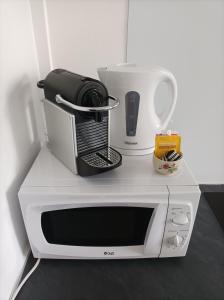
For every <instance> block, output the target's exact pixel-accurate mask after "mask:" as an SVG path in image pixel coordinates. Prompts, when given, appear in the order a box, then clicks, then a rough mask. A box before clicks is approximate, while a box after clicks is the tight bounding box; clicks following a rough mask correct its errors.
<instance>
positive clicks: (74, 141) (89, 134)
mask: <svg viewBox="0 0 224 300" xmlns="http://www.w3.org/2000/svg"><path fill="white" fill-rule="evenodd" d="M63 81H64V82H63ZM61 82H63V84H61ZM76 85H79V86H78V88H76ZM83 86H84V92H83V91H82V89H83ZM38 87H39V88H43V89H44V94H45V99H44V101H43V102H44V111H45V117H46V126H47V135H48V147H49V149H50V150H51V152H52V153H53V154H54V155H55V156H56V157H57V158H58V159H59V160H60V161H62V162H63V163H64V165H65V166H66V167H68V168H69V169H70V170H71V171H72V172H73V173H74V174H79V175H80V176H90V175H95V174H98V173H102V172H105V171H109V170H112V169H114V168H116V167H119V166H120V165H121V163H122V156H121V154H120V153H119V152H118V151H116V150H115V149H113V148H112V147H110V146H109V111H110V110H112V109H114V108H115V107H117V106H118V105H119V100H118V99H117V98H115V97H112V96H109V95H108V94H107V89H106V88H105V86H104V85H103V84H102V83H101V82H99V81H97V80H94V79H92V78H87V77H83V76H81V75H77V74H74V73H71V72H68V71H66V70H61V69H57V70H54V71H52V72H50V73H49V74H48V76H47V77H46V79H45V80H41V81H39V82H38ZM64 88H66V92H67V95H66V96H67V97H66V99H65V97H64V94H66V92H65V90H63V89H64ZM71 88H73V89H74V90H75V91H74V92H72V91H70V92H69V89H71ZM69 93H70V94H69ZM61 94H63V96H62V95H61ZM80 94H81V102H80V101H78V100H77V101H76V100H75V99H79V98H80V97H79V96H80ZM68 98H69V99H68ZM109 99H111V100H112V101H113V104H112V105H109V103H108V102H109ZM77 102H79V103H77ZM85 103H87V104H90V105H88V106H86V105H84V104H85ZM99 104H101V105H99ZM102 104H103V105H102Z"/></svg>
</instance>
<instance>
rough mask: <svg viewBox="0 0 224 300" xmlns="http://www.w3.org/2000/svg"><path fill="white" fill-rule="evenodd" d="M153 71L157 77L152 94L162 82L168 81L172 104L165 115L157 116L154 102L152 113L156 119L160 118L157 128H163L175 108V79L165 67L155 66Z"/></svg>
mask: <svg viewBox="0 0 224 300" xmlns="http://www.w3.org/2000/svg"><path fill="white" fill-rule="evenodd" d="M154 72H155V76H156V78H157V80H156V84H155V88H154V96H155V92H156V90H157V88H158V86H159V85H160V83H162V82H166V83H168V86H169V88H170V91H171V93H172V104H171V107H170V110H169V112H168V113H167V114H166V116H165V117H162V118H159V117H158V116H157V114H156V111H155V104H154V113H155V115H156V117H157V118H158V119H160V122H159V124H158V129H160V130H163V129H165V128H166V127H167V125H168V123H169V121H170V119H171V117H172V115H173V112H174V109H175V106H176V103H177V81H176V78H175V77H174V75H173V74H172V73H171V72H170V71H168V70H166V69H163V68H160V67H159V68H156V69H155V70H154ZM154 96H153V98H154ZM153 103H154V102H153Z"/></svg>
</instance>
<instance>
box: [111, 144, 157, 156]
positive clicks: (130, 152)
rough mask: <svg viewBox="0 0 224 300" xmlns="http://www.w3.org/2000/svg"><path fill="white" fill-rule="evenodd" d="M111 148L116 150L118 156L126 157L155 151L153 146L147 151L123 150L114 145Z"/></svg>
mask: <svg viewBox="0 0 224 300" xmlns="http://www.w3.org/2000/svg"><path fill="white" fill-rule="evenodd" d="M112 147H113V148H115V149H116V150H118V151H119V153H120V154H122V155H126V156H132V155H133V156H135V155H147V154H152V153H153V152H154V150H155V147H154V146H153V147H150V148H147V149H124V148H120V147H116V146H115V145H112Z"/></svg>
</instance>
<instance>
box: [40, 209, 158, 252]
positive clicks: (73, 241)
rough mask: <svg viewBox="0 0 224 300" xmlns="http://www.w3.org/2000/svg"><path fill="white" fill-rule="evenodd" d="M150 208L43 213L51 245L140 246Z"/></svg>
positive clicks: (142, 241) (46, 233) (46, 234)
mask: <svg viewBox="0 0 224 300" xmlns="http://www.w3.org/2000/svg"><path fill="white" fill-rule="evenodd" d="M152 213H153V208H148V207H128V206H109V207H108V206H104V207H102V206H101V207H84V208H83V207H82V208H72V209H62V210H53V211H46V212H43V213H42V215H41V226H42V230H43V234H44V236H45V238H46V240H47V242H48V243H50V244H58V245H70V246H89V247H90V246H91V247H100V246H102V247H113V246H134V245H143V244H144V240H145V235H146V231H147V228H148V225H149V221H150V219H151V217H152Z"/></svg>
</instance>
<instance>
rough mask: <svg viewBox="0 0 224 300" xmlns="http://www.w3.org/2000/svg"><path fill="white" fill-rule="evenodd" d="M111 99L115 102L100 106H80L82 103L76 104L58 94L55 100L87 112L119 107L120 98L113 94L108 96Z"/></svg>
mask: <svg viewBox="0 0 224 300" xmlns="http://www.w3.org/2000/svg"><path fill="white" fill-rule="evenodd" d="M108 98H109V99H111V100H113V102H114V104H113V105H108V106H98V107H88V106H80V105H76V104H72V103H70V102H68V101H67V100H65V99H64V98H62V96H61V95H59V94H57V95H56V96H55V100H56V102H57V103H62V104H64V105H66V106H68V107H70V108H72V109H75V110H79V111H85V112H100V111H109V110H111V109H114V108H115V107H117V106H118V105H119V103H120V101H119V100H118V98H115V97H112V96H108Z"/></svg>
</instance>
